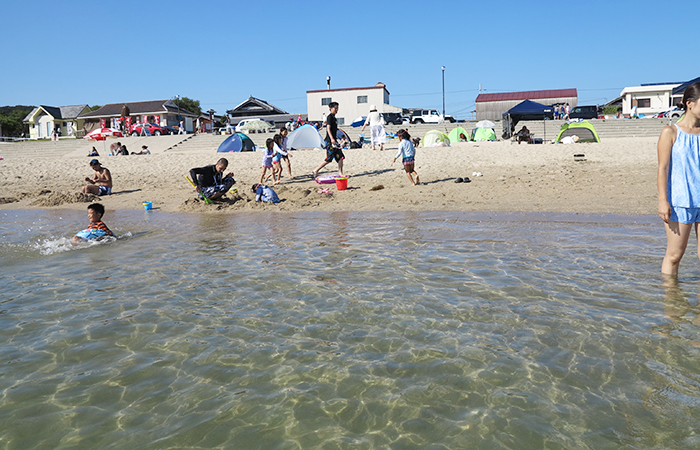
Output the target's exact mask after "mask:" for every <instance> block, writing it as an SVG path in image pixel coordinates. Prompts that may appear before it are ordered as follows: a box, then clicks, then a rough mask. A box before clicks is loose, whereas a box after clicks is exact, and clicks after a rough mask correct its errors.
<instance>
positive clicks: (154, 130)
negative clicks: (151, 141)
mask: <svg viewBox="0 0 700 450" xmlns="http://www.w3.org/2000/svg"><path fill="white" fill-rule="evenodd" d="M144 129H145V130H146V131H145V132H144V131H143V130H144ZM129 134H130V135H131V136H139V135H141V134H151V135H152V136H160V135H161V134H168V130H167V129H166V128H163V127H161V126H160V125H156V124H154V123H149V122H143V123H141V122H138V123H135V124H132V125H131V126H130V127H129Z"/></svg>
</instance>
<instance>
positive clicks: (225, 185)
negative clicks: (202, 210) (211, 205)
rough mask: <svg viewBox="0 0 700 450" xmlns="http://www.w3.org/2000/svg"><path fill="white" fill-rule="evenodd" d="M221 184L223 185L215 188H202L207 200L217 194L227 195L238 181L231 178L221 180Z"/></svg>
mask: <svg viewBox="0 0 700 450" xmlns="http://www.w3.org/2000/svg"><path fill="white" fill-rule="evenodd" d="M221 183H222V184H217V185H215V186H206V187H202V188H201V193H202V194H203V195H204V196H205V197H207V198H209V197H211V196H212V195H214V194H217V193H223V194H225V193H226V192H228V190H229V189H231V186H233V185H234V184H236V180H234V179H233V178H231V177H225V178H224V179H222V180H221Z"/></svg>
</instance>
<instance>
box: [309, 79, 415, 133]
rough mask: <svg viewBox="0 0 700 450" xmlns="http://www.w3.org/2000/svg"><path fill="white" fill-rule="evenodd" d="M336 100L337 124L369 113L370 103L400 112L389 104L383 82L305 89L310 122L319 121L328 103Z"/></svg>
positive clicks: (380, 110) (378, 109)
mask: <svg viewBox="0 0 700 450" xmlns="http://www.w3.org/2000/svg"><path fill="white" fill-rule="evenodd" d="M331 102H338V114H337V116H336V118H337V119H338V125H340V126H343V125H350V124H351V123H352V121H353V120H355V119H356V118H357V117H360V116H366V115H367V114H368V113H369V107H370V105H374V106H376V107H377V111H379V112H380V113H384V112H401V111H402V110H401V108H397V107H396V106H391V105H390V104H389V91H387V89H386V86H385V85H384V83H377V84H376V85H374V86H371V87H359V88H345V89H323V90H320V91H306V110H307V112H308V115H309V118H308V120H309V121H310V122H321V121H322V120H323V118H324V113H325V114H328V104H329V103H331Z"/></svg>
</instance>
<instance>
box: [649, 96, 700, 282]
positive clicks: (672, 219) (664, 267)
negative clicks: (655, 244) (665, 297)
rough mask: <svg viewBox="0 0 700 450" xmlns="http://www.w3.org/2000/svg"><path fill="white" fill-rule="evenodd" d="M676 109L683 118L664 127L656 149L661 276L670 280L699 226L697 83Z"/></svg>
mask: <svg viewBox="0 0 700 450" xmlns="http://www.w3.org/2000/svg"><path fill="white" fill-rule="evenodd" d="M680 107H681V109H684V110H685V114H684V115H683V117H681V119H680V120H679V121H678V122H677V123H676V124H675V125H672V126H667V127H664V129H663V130H662V131H661V136H660V137H659V143H658V146H657V149H658V155H659V172H658V175H657V187H658V190H659V217H661V219H662V220H663V221H664V223H665V227H666V255H665V256H664V260H663V262H662V263H661V273H663V274H667V275H672V276H677V275H678V266H679V265H680V262H681V259H682V258H683V254H684V253H685V249H686V247H687V245H688V238H689V237H690V233H691V232H692V230H693V229H695V235H696V236H697V235H698V224H699V223H700V83H695V84H692V85H690V86H688V87H687V88H686V90H685V94H684V95H683V104H682V105H680ZM698 242H699V244H698V247H699V250H700V239H699V240H698ZM698 254H700V251H699V252H698Z"/></svg>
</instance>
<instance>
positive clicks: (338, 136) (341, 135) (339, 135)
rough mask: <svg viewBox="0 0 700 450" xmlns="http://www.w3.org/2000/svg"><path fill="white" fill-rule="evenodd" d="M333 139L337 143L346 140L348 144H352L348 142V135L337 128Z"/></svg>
mask: <svg viewBox="0 0 700 450" xmlns="http://www.w3.org/2000/svg"><path fill="white" fill-rule="evenodd" d="M335 138H336V139H337V140H339V141H341V140H343V139H347V140H348V142H352V141H351V140H350V136H348V134H347V133H346V132H345V131H343V130H341V129H340V128H338V131H337V132H336V133H335Z"/></svg>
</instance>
